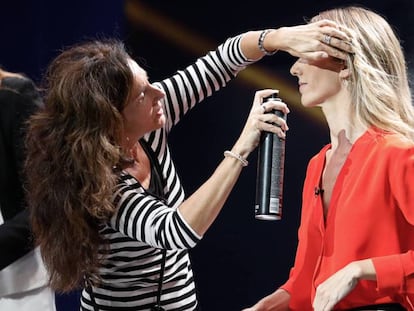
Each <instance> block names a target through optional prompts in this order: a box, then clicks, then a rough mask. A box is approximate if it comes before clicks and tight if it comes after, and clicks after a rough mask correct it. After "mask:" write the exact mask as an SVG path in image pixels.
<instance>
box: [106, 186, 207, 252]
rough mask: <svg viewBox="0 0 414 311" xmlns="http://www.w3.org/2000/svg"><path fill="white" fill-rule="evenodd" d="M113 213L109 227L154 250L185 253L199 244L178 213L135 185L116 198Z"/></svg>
mask: <svg viewBox="0 0 414 311" xmlns="http://www.w3.org/2000/svg"><path fill="white" fill-rule="evenodd" d="M115 202H116V204H117V213H116V214H115V215H114V216H113V217H112V219H111V223H110V225H111V227H112V228H113V229H114V230H117V231H119V232H121V233H122V234H124V235H126V236H128V237H130V238H132V239H134V240H137V241H141V242H144V243H146V244H148V245H150V246H152V247H155V248H165V249H170V250H178V249H189V248H192V247H194V246H195V245H196V244H197V243H198V242H199V241H200V240H201V236H199V235H198V234H197V233H196V232H195V231H194V230H193V229H192V228H191V227H190V226H189V225H188V224H187V223H186V222H185V221H184V220H183V218H182V216H181V215H180V214H179V211H178V209H175V208H171V207H169V206H167V205H165V204H164V203H163V202H162V201H160V200H159V199H157V198H155V197H153V196H151V195H150V194H148V193H146V192H145V191H144V190H143V189H142V188H141V187H140V186H139V185H136V186H132V185H125V186H121V187H120V188H119V191H118V192H117V194H116V200H115Z"/></svg>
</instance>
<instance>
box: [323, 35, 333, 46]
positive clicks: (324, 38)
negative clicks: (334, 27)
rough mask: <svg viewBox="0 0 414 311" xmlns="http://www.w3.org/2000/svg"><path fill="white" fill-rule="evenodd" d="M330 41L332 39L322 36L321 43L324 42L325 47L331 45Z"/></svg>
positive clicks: (328, 36)
mask: <svg viewBox="0 0 414 311" xmlns="http://www.w3.org/2000/svg"><path fill="white" fill-rule="evenodd" d="M331 39H332V37H331V36H330V35H324V37H323V42H325V43H326V44H327V45H331Z"/></svg>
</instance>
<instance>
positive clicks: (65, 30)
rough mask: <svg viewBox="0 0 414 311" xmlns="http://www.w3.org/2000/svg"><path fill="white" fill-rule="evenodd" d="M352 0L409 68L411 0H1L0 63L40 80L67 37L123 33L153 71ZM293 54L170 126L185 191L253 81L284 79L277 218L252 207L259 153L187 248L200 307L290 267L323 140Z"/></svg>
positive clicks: (238, 117)
mask: <svg viewBox="0 0 414 311" xmlns="http://www.w3.org/2000/svg"><path fill="white" fill-rule="evenodd" d="M348 4H359V5H363V6H366V7H369V8H371V9H373V10H375V11H377V12H378V13H380V14H382V15H385V17H386V18H387V20H388V21H389V22H390V23H391V24H392V25H393V26H394V28H395V30H396V32H397V34H398V35H399V37H400V38H401V40H402V44H403V47H404V49H405V52H406V56H407V60H408V66H409V68H410V69H411V70H412V68H413V64H412V62H413V61H414V45H413V43H412V42H413V37H414V27H413V26H414V25H413V24H414V22H413V17H414V0H382V1H378V0H371V1H368V0H367V1H359V2H356V1H345V0H342V1H340V0H338V1H334V0H330V1H327V0H323V1H322V0H319V1H310V0H297V1H285V2H282V1H254V2H251V3H242V2H240V1H228V2H224V1H218V0H210V1H181V0H177V1H149V0H148V1H138V0H135V1H134V0H131V1H120V0H115V1H98V0H89V1H88V0H84V1H80V0H76V1H52V0H42V1H29V0H27V1H22V0H20V1H14V2H13V3H10V2H7V1H2V3H1V4H0V14H1V16H2V21H3V25H2V27H1V30H0V34H1V37H0V38H1V40H2V46H1V48H0V64H1V65H2V66H3V67H4V68H5V69H7V70H10V71H16V72H24V73H26V74H27V75H28V76H30V77H31V78H33V79H34V80H35V81H36V82H38V83H39V84H40V81H41V78H42V75H43V72H44V70H45V68H46V66H47V64H48V62H49V61H50V60H51V59H52V58H53V57H54V56H55V55H56V54H57V53H58V52H59V50H60V49H62V48H63V47H65V46H67V45H71V44H74V43H77V42H79V41H83V40H86V39H90V38H96V37H98V38H103V37H117V38H120V39H122V40H124V41H125V42H126V43H127V45H128V47H129V48H130V51H131V53H132V55H134V57H135V58H136V59H137V60H138V61H139V62H140V64H141V65H142V66H143V67H144V68H145V69H146V70H147V71H148V73H149V76H150V79H151V80H152V81H157V80H159V79H162V78H165V77H168V76H169V75H171V74H173V73H174V71H175V70H177V69H181V68H183V67H185V66H186V65H189V64H190V63H191V62H193V61H194V60H195V59H196V58H197V57H198V56H201V55H203V54H205V53H206V52H207V51H208V50H209V49H212V48H214V47H215V46H217V45H218V44H219V43H221V42H222V41H224V40H225V39H226V38H227V37H229V36H232V35H236V34H239V33H242V32H245V31H247V30H257V29H264V28H276V27H281V26H290V25H296V24H300V23H303V22H304V20H305V19H306V18H307V17H312V16H313V15H315V14H317V13H318V12H319V11H320V10H324V9H327V8H331V7H336V6H342V5H348ZM222 5H225V7H222ZM293 62H294V58H293V57H291V56H290V55H288V54H286V53H283V52H279V53H277V54H276V55H275V56H273V57H267V58H265V59H263V60H262V61H261V62H259V63H257V64H255V65H253V66H250V68H249V69H248V70H246V71H245V72H243V74H241V75H240V76H239V77H238V78H237V79H236V80H234V81H232V82H231V83H230V84H229V85H228V87H227V88H225V89H223V90H222V91H220V92H219V93H216V94H214V95H213V96H212V97H210V98H208V99H207V100H205V101H204V103H203V104H202V105H199V106H197V107H196V108H195V109H194V110H193V112H192V113H191V114H190V115H191V117H188V116H187V117H186V118H184V120H183V121H182V122H181V123H180V124H179V125H178V126H177V127H176V129H175V130H174V131H173V132H172V134H171V137H170V145H171V149H172V153H173V156H175V159H176V164H177V169H178V172H179V173H180V175H181V180H182V182H183V184H184V187H185V189H186V193H187V194H191V193H192V192H193V191H194V190H195V189H197V188H198V187H199V186H200V185H201V184H202V183H203V182H204V181H205V180H206V179H207V178H208V177H209V176H210V175H211V173H212V172H213V171H214V169H215V167H216V166H217V164H218V163H219V162H220V160H221V159H222V157H223V151H224V150H226V149H230V148H231V147H232V145H233V144H234V142H235V140H236V139H237V137H238V134H239V133H240V131H241V129H242V126H243V124H244V121H245V119H246V117H247V114H248V111H249V109H250V105H251V102H252V98H253V95H254V92H255V91H256V90H258V89H261V88H265V87H272V88H277V89H280V96H281V97H282V99H284V100H285V101H286V103H287V104H288V105H289V107H290V109H291V113H290V115H289V116H288V124H289V126H290V131H289V132H288V136H287V141H286V165H285V184H284V189H285V194H284V214H283V218H282V220H280V221H259V220H255V219H254V201H255V181H256V163H257V154H256V153H254V154H252V155H251V156H250V158H249V161H250V165H249V166H248V167H247V168H245V169H244V171H243V172H242V175H241V177H240V179H239V182H238V183H237V184H236V186H235V188H234V190H233V192H232V193H231V195H230V198H229V199H228V201H227V202H226V204H225V207H224V208H223V211H222V212H221V214H220V215H219V217H218V219H217V220H216V222H215V223H214V224H213V225H212V227H211V228H210V230H209V231H208V232H207V233H206V235H205V236H204V238H203V240H202V241H201V242H200V243H199V245H198V246H197V247H196V248H194V249H193V250H191V257H192V259H193V266H194V273H195V278H196V283H197V287H198V291H199V298H200V303H201V307H202V310H203V311H224V310H226V311H233V310H240V309H241V308H243V307H246V306H249V305H251V304H253V303H255V302H256V301H257V300H258V299H260V298H261V297H263V296H264V295H267V294H269V293H271V292H273V291H274V290H275V289H276V288H277V287H278V286H279V285H281V284H282V283H283V282H284V281H285V280H286V278H287V277H288V273H289V268H290V267H291V265H292V263H293V259H294V252H295V248H296V243H297V238H296V233H297V228H298V224H299V217H300V203H301V187H302V183H303V179H304V174H305V170H306V165H307V161H308V160H309V158H310V157H311V156H312V155H313V154H315V153H316V152H317V151H318V150H319V149H320V148H321V147H322V146H323V145H324V144H326V143H327V142H328V141H329V137H328V135H327V130H326V126H325V124H324V122H323V120H322V119H321V116H320V113H319V112H318V111H304V110H303V109H302V108H301V106H300V102H299V97H298V94H297V91H296V79H295V78H293V77H291V76H290V74H289V68H290V66H291V65H292V64H293ZM74 247H76V246H74ZM72 301H73V299H72ZM74 305H76V304H74V303H70V301H69V300H65V301H62V302H61V309H62V310H63V309H65V310H73V309H76V307H74Z"/></svg>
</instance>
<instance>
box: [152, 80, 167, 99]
mask: <svg viewBox="0 0 414 311" xmlns="http://www.w3.org/2000/svg"><path fill="white" fill-rule="evenodd" d="M151 89H152V91H153V94H154V98H155V99H156V102H158V101H159V100H161V99H163V98H164V97H165V93H164V91H162V90H161V89H159V88H158V87H156V86H154V85H153V84H151Z"/></svg>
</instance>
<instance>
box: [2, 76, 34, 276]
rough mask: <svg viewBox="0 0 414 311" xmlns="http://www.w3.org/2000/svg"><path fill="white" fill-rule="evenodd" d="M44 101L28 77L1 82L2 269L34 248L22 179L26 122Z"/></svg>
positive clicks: (11, 78) (4, 79)
mask: <svg viewBox="0 0 414 311" xmlns="http://www.w3.org/2000/svg"><path fill="white" fill-rule="evenodd" d="M40 105H41V99H40V95H39V93H38V92H37V90H36V88H35V86H34V84H33V82H32V81H31V80H30V79H27V78H15V77H7V78H3V80H2V81H1V85H0V208H1V213H2V216H3V218H4V224H2V225H0V250H1V256H0V270H1V269H3V268H4V267H6V266H8V265H9V264H11V263H13V262H14V261H15V260H16V259H18V258H20V257H21V256H23V255H25V254H26V253H27V252H29V251H30V250H31V249H32V248H33V245H32V242H33V241H32V236H31V232H30V226H29V215H28V211H27V209H26V203H25V199H24V192H23V183H22V166H23V161H24V148H23V145H24V132H25V130H24V127H25V126H24V124H25V121H26V120H27V119H28V117H29V116H30V115H31V114H32V113H33V112H34V111H35V110H36V109H37V108H38V107H39V106H40Z"/></svg>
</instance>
